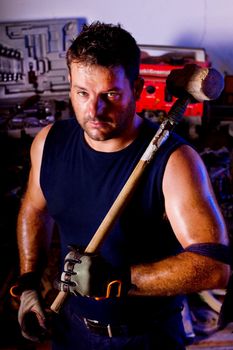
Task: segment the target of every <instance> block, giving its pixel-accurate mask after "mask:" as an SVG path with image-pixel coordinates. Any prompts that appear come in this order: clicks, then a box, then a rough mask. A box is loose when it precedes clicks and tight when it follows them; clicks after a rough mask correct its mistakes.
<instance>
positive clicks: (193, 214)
mask: <svg viewBox="0 0 233 350" xmlns="http://www.w3.org/2000/svg"><path fill="white" fill-rule="evenodd" d="M163 193H164V198H165V210H166V214H167V217H168V220H169V221H170V223H171V226H172V228H173V231H174V233H175V235H176V237H177V239H178V240H179V242H180V243H181V245H182V246H183V248H185V247H187V246H189V245H190V244H194V243H207V242H214V243H222V244H228V236H227V232H226V227H225V224H224V220H223V217H222V214H221V211H220V209H219V207H218V204H217V202H216V199H215V196H214V194H213V190H212V187H211V184H210V180H209V177H208V174H207V172H206V169H205V166H204V164H203V162H202V161H201V159H200V157H199V155H198V154H197V153H196V152H195V151H194V150H193V149H191V148H190V147H188V146H182V147H181V148H179V149H178V150H176V151H175V152H174V153H173V154H172V155H171V157H170V159H169V161H168V163H167V166H166V169H165V173H164V179H163ZM229 273H230V268H229V266H228V265H225V264H223V263H220V262H218V261H216V260H214V259H212V258H209V257H204V256H201V255H199V254H196V253H191V252H183V253H181V254H178V255H176V256H173V257H169V258H167V259H164V260H162V261H160V262H156V263H152V264H144V265H139V266H133V267H132V271H131V280H132V283H133V284H134V285H135V286H136V289H135V291H133V292H132V293H131V294H136V295H155V296H169V295H176V294H186V293H191V292H198V291H200V290H204V289H213V288H224V287H225V286H226V283H227V281H228V278H229Z"/></svg>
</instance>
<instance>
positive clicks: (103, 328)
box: [83, 318, 145, 338]
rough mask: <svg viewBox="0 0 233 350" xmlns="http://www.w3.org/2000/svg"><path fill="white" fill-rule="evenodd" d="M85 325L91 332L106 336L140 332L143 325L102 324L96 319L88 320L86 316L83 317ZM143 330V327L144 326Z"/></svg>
mask: <svg viewBox="0 0 233 350" xmlns="http://www.w3.org/2000/svg"><path fill="white" fill-rule="evenodd" d="M83 321H84V323H85V325H86V327H87V328H88V329H89V330H90V331H91V332H93V333H95V334H98V335H102V336H106V337H109V338H112V337H119V336H124V335H128V336H129V335H135V334H137V333H142V331H143V327H141V326H140V328H139V325H138V326H137V325H135V324H134V325H112V324H103V323H102V322H99V321H96V320H90V319H88V318H83ZM144 330H145V328H144Z"/></svg>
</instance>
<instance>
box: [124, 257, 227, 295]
mask: <svg viewBox="0 0 233 350" xmlns="http://www.w3.org/2000/svg"><path fill="white" fill-rule="evenodd" d="M229 271H230V268H229V267H228V265H224V264H222V263H220V262H218V261H215V260H213V259H211V258H208V257H204V256H200V255H198V254H194V253H189V252H185V253H182V254H179V255H176V256H173V257H170V258H167V259H164V260H162V261H160V262H156V263H151V264H143V265H136V266H133V267H132V268H131V282H132V284H133V285H134V286H135V289H134V290H132V292H130V294H131V295H150V296H170V295H177V294H188V293H194V292H199V291H201V290H207V289H214V288H224V287H225V286H226V284H227V281H228V278H229Z"/></svg>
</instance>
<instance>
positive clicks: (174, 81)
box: [166, 64, 224, 102]
mask: <svg viewBox="0 0 233 350" xmlns="http://www.w3.org/2000/svg"><path fill="white" fill-rule="evenodd" d="M166 84H167V89H168V91H169V92H170V93H171V94H172V95H173V96H175V97H178V98H183V97H189V98H190V99H191V101H193V102H197V101H198V102H203V101H205V100H215V99H217V98H218V97H219V96H220V94H221V92H222V90H223V88H224V78H223V76H222V75H221V73H219V72H218V71H217V70H216V69H214V68H206V67H204V68H203V67H200V66H198V65H196V64H187V65H185V66H184V68H182V69H174V70H172V71H171V73H170V74H169V75H168V77H167V81H166Z"/></svg>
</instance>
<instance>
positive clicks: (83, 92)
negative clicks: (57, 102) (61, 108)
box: [77, 91, 87, 97]
mask: <svg viewBox="0 0 233 350" xmlns="http://www.w3.org/2000/svg"><path fill="white" fill-rule="evenodd" d="M77 95H78V96H81V97H86V96H87V92H86V91H78V92H77Z"/></svg>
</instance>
